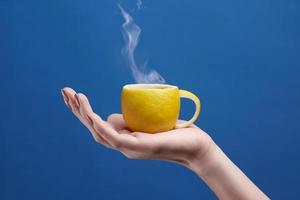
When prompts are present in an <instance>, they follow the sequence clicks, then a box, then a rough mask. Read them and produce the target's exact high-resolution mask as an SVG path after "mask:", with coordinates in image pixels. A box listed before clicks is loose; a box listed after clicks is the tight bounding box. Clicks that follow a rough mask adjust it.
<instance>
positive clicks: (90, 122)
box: [86, 115, 94, 126]
mask: <svg viewBox="0 0 300 200" xmlns="http://www.w3.org/2000/svg"><path fill="white" fill-rule="evenodd" d="M86 117H87V119H88V121H89V124H90V125H91V126H93V125H94V121H93V120H92V118H91V117H90V116H89V115H87V116H86Z"/></svg>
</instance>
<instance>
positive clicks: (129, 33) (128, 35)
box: [118, 4, 165, 83]
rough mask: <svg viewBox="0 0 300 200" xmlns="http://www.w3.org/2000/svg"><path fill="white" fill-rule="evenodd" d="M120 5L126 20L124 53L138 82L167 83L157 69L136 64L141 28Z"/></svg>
mask: <svg viewBox="0 0 300 200" xmlns="http://www.w3.org/2000/svg"><path fill="white" fill-rule="evenodd" d="M118 7H119V9H120V10H121V13H122V16H123V18H124V20H125V21H124V23H123V24H122V33H123V37H124V40H125V45H124V47H123V49H122V54H123V56H124V58H125V59H126V61H127V62H128V65H129V67H130V69H131V72H132V75H133V78H134V80H135V81H136V82H137V83H165V80H164V78H163V77H162V76H161V75H159V73H157V72H156V71H155V70H152V69H150V70H147V69H146V67H143V69H141V68H139V66H138V65H137V64H136V62H135V58H134V51H135V48H136V47H137V45H138V43H139V37H140V33H141V29H140V27H139V26H138V25H136V24H135V23H134V22H133V18H132V17H131V16H130V15H129V14H128V13H127V12H126V11H125V10H124V9H123V8H122V6H121V5H120V4H118ZM144 68H145V69H144Z"/></svg>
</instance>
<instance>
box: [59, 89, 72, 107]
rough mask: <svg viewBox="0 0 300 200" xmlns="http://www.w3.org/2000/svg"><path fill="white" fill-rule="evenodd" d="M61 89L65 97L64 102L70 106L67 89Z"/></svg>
mask: <svg viewBox="0 0 300 200" xmlns="http://www.w3.org/2000/svg"><path fill="white" fill-rule="evenodd" d="M60 91H61V94H62V96H63V98H64V102H65V104H66V106H68V107H69V108H70V105H69V103H68V102H69V98H68V96H67V95H66V93H65V91H64V90H63V89H61V90H60Z"/></svg>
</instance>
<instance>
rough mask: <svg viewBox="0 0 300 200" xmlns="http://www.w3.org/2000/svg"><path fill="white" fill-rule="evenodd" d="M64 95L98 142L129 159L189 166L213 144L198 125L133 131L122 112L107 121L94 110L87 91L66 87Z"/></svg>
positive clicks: (67, 103) (70, 106)
mask: <svg viewBox="0 0 300 200" xmlns="http://www.w3.org/2000/svg"><path fill="white" fill-rule="evenodd" d="M62 95H63V97H64V101H65V104H66V105H67V106H68V107H69V108H70V109H71V110H72V112H73V113H74V115H75V116H76V117H77V118H78V119H79V120H80V121H81V122H82V123H83V124H84V125H85V126H86V127H87V128H88V129H89V131H90V132H91V133H92V135H93V137H94V139H95V140H96V141H97V142H98V143H100V144H103V145H105V146H106V147H108V148H112V149H116V150H118V151H120V152H121V153H123V154H124V155H125V156H126V157H128V158H140V159H159V160H166V161H172V162H177V163H180V164H184V165H187V166H189V164H190V163H191V161H192V160H193V159H195V158H197V159H198V160H199V158H201V157H204V155H205V154H206V153H207V152H208V151H209V149H210V147H211V146H212V145H213V144H214V143H213V142H212V140H211V138H210V137H209V136H208V135H207V134H206V133H205V132H204V131H202V130H201V129H200V128H198V127H197V126H195V125H192V126H191V127H189V128H181V129H173V130H170V131H167V132H161V133H156V134H149V133H142V132H132V131H130V130H129V129H128V128H127V127H126V124H125V122H124V119H123V116H122V115H121V114H112V115H110V116H109V117H108V119H107V121H104V120H103V119H102V118H101V117H100V116H98V115H97V114H96V113H94V112H93V110H92V108H91V106H90V104H89V101H88V99H87V97H86V96H85V95H84V94H81V93H76V92H75V91H74V90H73V89H71V88H64V89H62Z"/></svg>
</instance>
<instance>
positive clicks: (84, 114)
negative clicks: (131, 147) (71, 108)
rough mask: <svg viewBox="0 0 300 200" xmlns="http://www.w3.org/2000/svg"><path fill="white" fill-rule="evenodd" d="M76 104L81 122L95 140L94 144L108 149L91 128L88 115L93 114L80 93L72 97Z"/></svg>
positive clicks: (84, 97)
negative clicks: (96, 143)
mask: <svg viewBox="0 0 300 200" xmlns="http://www.w3.org/2000/svg"><path fill="white" fill-rule="evenodd" d="M74 96H75V98H76V100H77V102H78V104H79V113H80V115H81V118H82V120H84V121H85V123H84V124H85V126H86V127H87V128H88V129H89V131H90V132H91V133H92V135H93V138H94V139H95V141H96V142H98V143H100V144H103V145H105V146H106V147H110V148H111V146H110V145H109V143H108V142H107V141H106V140H105V139H104V138H103V137H102V136H101V135H100V134H98V133H97V132H96V131H95V130H94V127H93V121H92V119H91V118H90V117H89V115H92V114H93V109H92V107H91V105H90V103H89V100H88V98H87V97H86V96H85V95H84V94H82V93H77V94H75V95H74Z"/></svg>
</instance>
